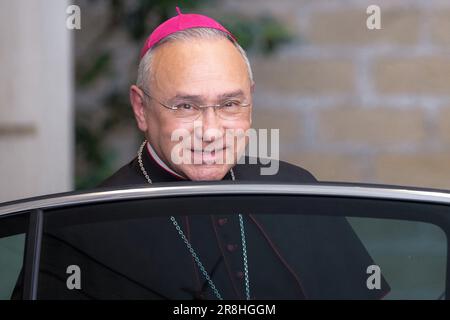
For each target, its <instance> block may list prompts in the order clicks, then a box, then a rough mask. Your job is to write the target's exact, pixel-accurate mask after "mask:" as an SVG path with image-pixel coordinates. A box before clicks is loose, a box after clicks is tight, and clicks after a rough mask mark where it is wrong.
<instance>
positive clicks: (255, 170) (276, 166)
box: [235, 157, 317, 183]
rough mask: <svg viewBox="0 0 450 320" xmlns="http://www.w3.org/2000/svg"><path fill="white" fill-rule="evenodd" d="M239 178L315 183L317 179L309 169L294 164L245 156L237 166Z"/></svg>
mask: <svg viewBox="0 0 450 320" xmlns="http://www.w3.org/2000/svg"><path fill="white" fill-rule="evenodd" d="M235 171H236V175H237V178H238V179H240V180H254V181H258V180H259V181H273V182H276V181H278V182H295V183H313V182H317V179H316V178H315V177H314V176H313V174H312V173H311V172H309V171H308V170H306V169H304V168H302V167H300V166H296V165H294V164H291V163H288V162H285V161H281V160H272V161H271V162H269V160H268V159H260V158H249V157H245V162H244V163H239V164H237V165H236V167H235Z"/></svg>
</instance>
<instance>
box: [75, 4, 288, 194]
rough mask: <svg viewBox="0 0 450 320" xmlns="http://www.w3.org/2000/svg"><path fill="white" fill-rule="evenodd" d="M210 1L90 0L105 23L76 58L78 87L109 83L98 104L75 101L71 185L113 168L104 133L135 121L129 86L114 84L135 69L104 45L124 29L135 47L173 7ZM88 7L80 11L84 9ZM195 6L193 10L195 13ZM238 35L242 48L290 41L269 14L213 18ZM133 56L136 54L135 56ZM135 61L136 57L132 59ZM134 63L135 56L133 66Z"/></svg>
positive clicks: (272, 47) (262, 48) (88, 182)
mask: <svg viewBox="0 0 450 320" xmlns="http://www.w3.org/2000/svg"><path fill="white" fill-rule="evenodd" d="M214 2H215V1H213V0H184V1H182V2H181V1H179V0H178V1H177V0H157V1H155V0H137V1H136V2H135V5H134V6H131V5H130V4H129V2H127V1H124V0H109V1H105V0H90V3H97V4H98V3H101V4H104V5H105V6H107V11H108V14H107V19H108V21H107V22H106V27H105V28H104V29H103V30H101V32H99V34H98V36H97V38H96V39H95V41H93V43H94V44H95V45H94V46H92V47H90V48H88V50H87V52H84V53H83V54H81V55H78V56H77V60H76V62H75V65H76V68H75V71H76V86H77V88H76V89H77V91H78V92H80V91H83V90H89V89H90V88H92V87H94V86H95V84H96V83H98V82H99V81H103V82H104V81H107V82H111V86H110V89H109V91H107V92H106V93H104V94H103V95H102V97H101V99H100V106H98V108H96V110H95V111H92V110H91V108H88V107H86V106H82V105H76V110H77V112H76V117H75V119H76V123H75V128H76V133H75V134H76V179H75V181H76V188H77V189H84V188H89V187H93V186H95V185H97V184H98V183H99V182H100V181H102V180H103V179H104V178H106V177H107V176H109V175H110V174H111V173H112V172H114V171H115V170H116V169H117V168H113V166H114V160H115V159H116V156H117V154H116V152H115V151H114V150H111V149H109V148H108V147H107V146H106V143H105V141H106V140H107V138H108V136H109V135H110V134H111V133H112V131H113V130H115V129H116V128H117V127H118V126H120V125H124V124H127V123H131V122H134V117H133V114H132V112H131V108H130V106H129V100H128V89H129V88H128V87H126V86H124V87H120V88H117V87H116V86H115V85H114V77H121V78H123V77H126V79H128V83H130V84H131V83H133V82H134V81H135V77H136V69H137V67H136V68H133V69H132V70H130V72H129V73H128V74H117V72H115V71H114V67H113V65H114V62H115V61H114V51H113V50H112V49H105V48H106V47H107V48H111V46H106V45H105V44H106V43H107V42H108V40H109V39H111V37H112V36H113V35H114V34H115V33H117V32H123V31H124V30H125V31H126V33H127V35H128V37H129V39H130V42H131V43H134V44H135V45H136V47H137V48H140V46H141V44H142V43H143V42H144V41H145V38H146V37H147V36H148V34H150V33H151V31H152V30H153V29H154V28H155V27H156V26H157V25H159V24H160V23H161V22H163V21H165V20H167V19H168V18H170V17H172V16H174V14H175V12H174V8H175V6H177V5H179V6H180V8H181V10H182V11H183V12H192V11H193V10H191V9H195V8H201V7H202V6H208V5H209V6H211V5H214ZM87 11H88V10H84V12H87ZM198 11H199V10H197V12H198ZM215 18H216V19H217V20H218V21H220V22H221V23H222V24H224V25H225V26H226V27H227V28H228V29H229V30H230V31H231V32H232V33H233V34H234V35H235V36H236V37H237V39H238V41H239V43H240V44H241V46H242V47H243V48H244V49H247V50H250V51H252V52H259V53H263V54H271V53H273V52H275V51H276V49H277V48H278V47H279V46H280V45H281V44H283V43H285V42H288V41H289V40H290V39H292V35H291V34H290V33H289V31H288V30H287V29H286V28H285V27H284V26H283V25H282V24H281V23H279V22H278V21H277V20H275V19H274V18H273V17H271V16H261V17H256V18H250V17H245V16H241V15H239V14H232V15H231V14H228V15H223V16H222V17H215ZM136 56H137V54H136ZM136 59H137V58H136ZM137 64H138V61H137V60H136V66H137Z"/></svg>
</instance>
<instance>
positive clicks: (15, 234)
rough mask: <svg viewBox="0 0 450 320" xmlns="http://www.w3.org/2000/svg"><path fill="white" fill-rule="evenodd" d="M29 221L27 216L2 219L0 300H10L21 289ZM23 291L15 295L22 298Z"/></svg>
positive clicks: (0, 230)
mask: <svg viewBox="0 0 450 320" xmlns="http://www.w3.org/2000/svg"><path fill="white" fill-rule="evenodd" d="M27 228H28V219H27V217H26V215H25V214H21V215H16V216H10V217H3V218H0V300H9V299H11V298H12V296H13V292H14V289H15V288H16V286H17V288H18V289H19V288H21V287H22V286H21V283H20V282H21V281H22V280H21V277H20V274H21V270H22V267H23V263H24V257H25V239H26V233H27ZM21 294H22V293H21V291H20V289H19V291H17V290H16V292H14V295H17V297H19V298H20V297H21Z"/></svg>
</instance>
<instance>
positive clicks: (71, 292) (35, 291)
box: [0, 182, 450, 299]
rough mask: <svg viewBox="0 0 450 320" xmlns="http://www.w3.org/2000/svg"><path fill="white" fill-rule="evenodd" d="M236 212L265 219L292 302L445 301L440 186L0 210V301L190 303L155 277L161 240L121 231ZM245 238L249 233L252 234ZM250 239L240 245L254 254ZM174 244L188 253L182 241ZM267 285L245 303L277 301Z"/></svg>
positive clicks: (199, 187) (317, 187)
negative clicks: (293, 285)
mask: <svg viewBox="0 0 450 320" xmlns="http://www.w3.org/2000/svg"><path fill="white" fill-rule="evenodd" d="M239 214H240V215H242V216H243V217H244V219H250V218H251V219H254V221H260V222H261V224H264V223H265V222H264V221H266V222H267V221H269V222H267V223H266V224H265V227H264V228H265V230H266V231H267V233H268V234H269V235H270V241H271V242H273V243H271V245H272V246H273V247H274V248H275V247H276V248H278V250H279V251H280V252H281V255H283V263H285V264H286V265H288V266H289V267H290V268H291V269H292V272H293V273H294V272H297V274H299V278H300V280H299V281H301V282H302V290H303V291H304V292H303V293H304V296H303V297H302V298H307V299H359V298H361V299H372V298H373V299H446V298H448V297H450V294H449V290H450V289H449V288H450V286H449V284H450V277H448V273H449V271H450V268H449V265H450V264H449V262H448V259H449V256H450V255H449V244H448V239H449V237H448V235H449V233H450V193H449V192H448V191H443V190H432V189H417V188H407V187H400V186H381V185H362V184H337V183H318V184H311V185H306V184H264V183H263V184H261V183H230V182H228V183H226V182H209V183H207V182H205V183H193V182H186V183H179V184H160V185H153V186H142V187H140V186H138V187H133V188H122V189H99V190H92V191H89V192H82V193H80V192H78V193H75V192H73V193H64V194H57V195H50V196H44V197H38V198H32V199H25V200H21V201H14V202H9V203H4V204H2V205H0V299H195V298H196V296H195V295H194V294H193V293H192V292H188V291H186V290H183V288H181V287H180V288H178V287H174V284H173V283H170V282H169V281H167V279H162V278H163V277H165V276H164V274H165V273H164V272H163V271H166V269H167V268H171V266H172V265H173V264H176V263H177V262H176V261H175V262H174V261H168V262H167V263H166V262H164V263H166V264H164V263H162V262H160V261H156V260H159V258H155V257H159V256H160V255H161V256H162V255H164V259H166V260H167V259H169V260H170V256H169V255H167V256H166V253H163V252H162V251H161V250H162V249H161V248H165V245H166V243H165V242H164V241H169V240H167V239H164V237H163V238H161V237H159V238H152V239H153V240H152V241H145V243H141V242H139V241H141V240H140V239H141V238H139V237H138V236H137V235H133V234H130V232H129V230H130V229H129V228H130V224H133V225H135V226H138V227H139V228H141V229H142V230H149V231H148V232H149V234H151V233H152V232H153V233H155V232H158V230H153V231H151V230H152V229H151V228H152V226H156V225H158V224H156V221H166V222H167V226H168V227H167V228H168V229H167V230H169V231H164V232H166V233H171V232H172V231H173V234H171V236H173V237H176V236H177V232H176V230H175V229H173V230H172V229H170V228H172V227H173V226H172V225H171V224H170V217H180V219H182V218H181V217H186V216H192V217H194V216H195V217H206V216H208V217H211V219H219V220H220V219H222V220H220V221H222V222H223V221H225V220H223V219H225V218H223V217H225V216H226V217H236V218H237V216H238V215H239ZM164 223H165V222H164ZM158 228H159V227H158ZM164 228H165V227H164ZM99 230H100V231H99ZM161 232H163V231H161ZM247 232H248V233H249V236H250V237H251V232H252V231H251V228H250V227H249V229H248V230H247ZM129 239H133V240H132V241H134V242H132V241H131V240H130V241H129ZM155 239H156V240H155ZM250 239H251V238H249V243H248V245H249V246H250V248H256V247H255V246H254V244H252V243H251V241H250ZM174 241H178V242H177V243H176V245H177V246H178V247H177V248H179V250H181V251H183V252H184V253H186V254H187V255H188V256H190V255H189V248H186V246H185V243H183V241H182V238H180V239H177V240H174ZM268 241H269V240H268ZM104 243H109V244H111V245H110V246H109V247H108V248H110V249H104V248H105V246H104ZM167 243H169V242H167ZM167 246H169V245H168V244H167ZM252 246H253V247H252ZM158 250H159V251H158ZM167 250H170V248H168V249H167ZM230 251H231V250H230ZM62 252H65V253H64V254H66V256H65V259H62V258H61V257H62V255H63V254H62ZM253 252H254V251H253ZM253 252H251V253H250V252H249V254H250V256H249V261H248V262H249V266H250V271H254V272H253V273H252V272H250V281H251V283H255V281H256V279H257V277H258V276H261V277H262V276H265V277H266V279H267V282H270V279H271V275H270V272H268V273H269V274H267V271H265V272H266V274H265V275H258V274H257V272H258V270H259V269H258V268H259V267H262V266H258V265H255V264H256V263H255V261H257V260H256V259H257V256H256V253H253ZM111 257H115V258H114V259H112V258H111ZM168 257H169V258H168ZM161 259H163V258H161ZM252 275H253V278H252ZM177 276H178V275H176V274H174V275H173V277H174V278H176V277H177ZM241 276H242V275H241ZM275 277H276V275H273V278H275ZM163 280H164V281H163ZM293 281H294V280H293ZM165 284H167V287H165ZM255 285H256V284H255ZM206 287H207V286H206ZM270 288H271V287H270V285H268V286H267V289H266V292H265V293H264V294H265V295H261V296H258V297H253V296H252V297H251V298H262V299H265V298H268V299H272V298H274V299H276V298H283V297H277V294H276V293H275V292H274V291H273V292H271V290H272V289H270ZM274 288H275V287H274ZM261 290H262V291H264V290H263V289H261ZM210 291H211V290H210ZM197 298H198V297H197ZM204 298H206V299H215V298H217V296H214V295H213V294H212V293H211V295H209V296H208V295H207V296H206V297H204ZM223 298H224V299H227V298H228V297H226V296H224V297H223Z"/></svg>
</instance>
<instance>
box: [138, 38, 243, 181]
mask: <svg viewBox="0 0 450 320" xmlns="http://www.w3.org/2000/svg"><path fill="white" fill-rule="evenodd" d="M152 69H153V74H152V79H151V80H150V88H145V89H146V90H147V91H148V92H149V93H150V94H151V96H152V97H153V98H154V99H144V105H145V107H144V108H143V115H144V119H145V120H143V121H140V120H139V119H138V125H139V128H140V129H141V130H142V131H144V132H145V134H146V136H147V138H148V140H149V141H150V143H151V144H152V146H153V148H154V149H155V151H156V152H157V153H158V155H159V156H160V157H161V159H162V160H163V161H164V162H165V163H166V164H168V165H169V166H170V167H171V168H172V169H173V170H174V171H176V172H178V173H179V174H181V175H183V176H185V177H187V178H189V179H190V180H220V179H222V178H223V177H224V176H225V174H226V173H227V172H228V171H229V169H230V168H231V167H232V166H233V164H234V162H235V161H236V159H237V156H238V154H239V155H240V154H241V153H242V152H243V151H244V150H243V149H244V148H245V143H246V141H245V138H239V139H236V138H233V137H232V136H230V135H229V134H227V135H226V132H228V133H230V132H235V131H239V130H240V132H245V131H246V130H247V129H249V128H250V125H251V105H250V106H248V107H244V108H245V111H244V112H242V113H239V114H238V115H237V116H233V117H223V115H222V114H220V113H219V114H217V112H214V109H213V108H206V109H204V110H203V109H202V110H203V111H202V112H201V114H200V115H199V118H197V119H196V120H195V122H194V121H193V120H186V119H183V118H179V117H178V116H179V114H178V116H177V114H176V113H175V112H174V111H173V110H170V109H167V108H165V107H163V106H162V105H160V104H159V102H161V103H163V104H165V105H168V106H173V105H179V104H180V103H181V104H182V103H185V102H186V103H195V104H197V105H200V106H205V105H217V104H220V103H223V102H225V101H227V100H229V99H230V97H226V96H227V95H229V94H235V96H233V98H232V99H233V100H234V101H240V102H242V103H251V102H252V100H251V86H252V84H251V83H250V79H249V76H248V70H247V67H246V64H245V62H244V59H243V58H242V56H241V55H240V53H239V51H238V50H237V49H236V48H235V47H234V45H233V44H232V43H231V42H230V41H228V40H226V39H214V40H209V39H208V40H204V39H198V40H192V41H175V42H170V43H166V44H163V45H161V46H160V47H159V48H157V49H156V50H155V52H154V59H153V63H152ZM132 95H133V93H132ZM187 96H190V97H187ZM142 97H143V95H142ZM156 100H158V101H159V102H158V101H156ZM132 102H133V98H132ZM145 102H147V104H145ZM133 107H134V109H136V108H135V106H133ZM135 113H136V110H135ZM174 133H181V134H182V135H184V140H183V141H184V143H182V142H181V140H178V138H177V139H174V138H173V134H174ZM186 138H188V139H186ZM186 142H187V143H186ZM211 150H215V151H214V152H209V151H211ZM227 153H228V155H227ZM175 154H177V155H179V156H181V157H182V160H181V163H180V158H178V159H176V158H175V157H174V155H175ZM230 159H231V160H232V161H231V163H230V161H229V160H230ZM149 174H150V175H151V173H149Z"/></svg>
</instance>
